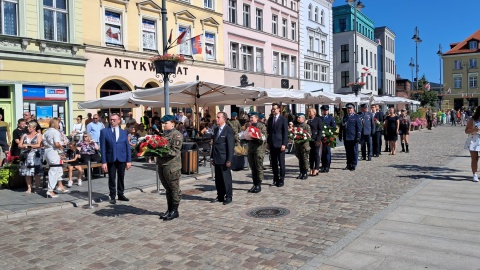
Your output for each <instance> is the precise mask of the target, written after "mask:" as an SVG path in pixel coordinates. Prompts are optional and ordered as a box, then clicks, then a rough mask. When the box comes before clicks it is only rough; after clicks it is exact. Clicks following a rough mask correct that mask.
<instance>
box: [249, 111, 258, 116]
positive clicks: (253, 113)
mask: <svg viewBox="0 0 480 270" xmlns="http://www.w3.org/2000/svg"><path fill="white" fill-rule="evenodd" d="M249 115H250V116H252V115H256V116H258V112H251V113H250V114H249Z"/></svg>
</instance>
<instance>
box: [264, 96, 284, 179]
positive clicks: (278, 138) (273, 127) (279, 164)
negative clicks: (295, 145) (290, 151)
mask: <svg viewBox="0 0 480 270" xmlns="http://www.w3.org/2000/svg"><path fill="white" fill-rule="evenodd" d="M267 134H268V137H267V145H268V148H269V149H270V157H271V158H272V171H273V184H272V186H277V187H283V185H284V181H285V148H286V147H287V144H288V122H287V119H286V118H285V117H283V116H282V115H281V114H280V104H278V103H273V104H272V117H270V118H269V119H268V123H267Z"/></svg>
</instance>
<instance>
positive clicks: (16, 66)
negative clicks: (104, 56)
mask: <svg viewBox="0 0 480 270" xmlns="http://www.w3.org/2000/svg"><path fill="white" fill-rule="evenodd" d="M0 7H1V11H0V20H1V22H2V23H1V24H0V70H1V72H0V114H2V115H3V117H4V120H5V121H6V122H8V123H10V128H12V129H13V128H15V127H16V121H17V120H18V119H20V118H22V117H23V112H27V111H28V112H31V114H32V115H35V116H36V118H37V120H38V121H39V123H40V125H41V126H42V127H47V126H48V122H49V120H50V119H51V118H52V117H61V118H62V119H63V122H64V123H65V124H66V127H67V130H66V132H69V127H70V125H71V123H72V121H73V119H72V118H74V115H76V114H77V113H80V112H78V111H77V110H76V108H77V106H76V101H78V100H83V99H84V91H85V85H84V72H85V64H86V59H85V56H84V46H83V45H82V44H83V33H84V31H83V25H82V24H81V21H82V16H83V9H82V1H80V0H63V1H61V0H58V1H36V0H26V1H16V0H9V1H4V0H2V1H0ZM4 22H5V23H4Z"/></svg>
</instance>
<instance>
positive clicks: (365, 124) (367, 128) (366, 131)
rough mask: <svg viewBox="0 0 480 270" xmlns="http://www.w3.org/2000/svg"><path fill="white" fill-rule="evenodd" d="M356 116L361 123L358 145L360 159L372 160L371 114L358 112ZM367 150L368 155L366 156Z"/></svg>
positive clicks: (372, 126) (373, 125)
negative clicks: (360, 153)
mask: <svg viewBox="0 0 480 270" xmlns="http://www.w3.org/2000/svg"><path fill="white" fill-rule="evenodd" d="M358 116H359V117H360V121H361V122H362V137H361V139H360V143H361V145H362V147H361V148H362V159H363V160H365V159H367V158H368V160H369V161H370V160H372V135H373V134H374V133H375V122H374V121H373V118H374V116H373V114H372V113H371V112H359V113H358ZM367 149H368V155H367Z"/></svg>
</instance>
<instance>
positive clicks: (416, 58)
mask: <svg viewBox="0 0 480 270" xmlns="http://www.w3.org/2000/svg"><path fill="white" fill-rule="evenodd" d="M415 76H416V78H417V91H418V41H415Z"/></svg>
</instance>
